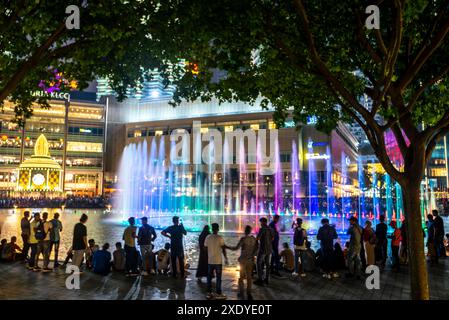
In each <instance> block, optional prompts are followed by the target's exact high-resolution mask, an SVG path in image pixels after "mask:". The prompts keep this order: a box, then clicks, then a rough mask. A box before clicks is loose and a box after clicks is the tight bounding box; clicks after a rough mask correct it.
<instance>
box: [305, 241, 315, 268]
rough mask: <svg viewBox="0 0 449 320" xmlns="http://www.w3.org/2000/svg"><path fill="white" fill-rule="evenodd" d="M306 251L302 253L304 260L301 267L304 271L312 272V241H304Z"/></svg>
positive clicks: (313, 256)
mask: <svg viewBox="0 0 449 320" xmlns="http://www.w3.org/2000/svg"><path fill="white" fill-rule="evenodd" d="M306 248H307V249H306V252H305V254H304V255H303V258H304V262H303V266H302V268H303V269H304V272H312V271H315V269H316V266H315V251H313V249H312V243H311V242H310V241H306Z"/></svg>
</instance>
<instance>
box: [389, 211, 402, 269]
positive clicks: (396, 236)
mask: <svg viewBox="0 0 449 320" xmlns="http://www.w3.org/2000/svg"><path fill="white" fill-rule="evenodd" d="M390 227H392V228H393V234H392V235H391V236H390V238H391V255H392V259H391V260H392V269H393V271H396V272H399V270H400V267H401V264H400V261H399V246H400V245H401V230H400V229H399V228H398V227H397V224H396V221H395V220H393V221H390Z"/></svg>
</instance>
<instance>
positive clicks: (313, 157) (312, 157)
mask: <svg viewBox="0 0 449 320" xmlns="http://www.w3.org/2000/svg"><path fill="white" fill-rule="evenodd" d="M306 159H310V160H316V159H330V155H328V154H322V153H306Z"/></svg>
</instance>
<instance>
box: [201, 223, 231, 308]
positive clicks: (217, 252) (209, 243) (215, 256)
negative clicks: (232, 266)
mask: <svg viewBox="0 0 449 320" xmlns="http://www.w3.org/2000/svg"><path fill="white" fill-rule="evenodd" d="M219 229H220V227H219V225H218V223H212V234H210V235H208V236H207V237H206V240H205V241H204V247H205V248H207V263H208V274H207V291H208V293H207V296H206V298H207V299H212V298H215V299H218V300H223V299H226V295H224V294H223V293H222V291H221V275H222V272H223V258H222V254H223V256H224V257H225V263H226V264H228V257H227V256H226V246H225V243H224V239H223V237H222V236H220V235H219V234H218V231H219ZM214 273H215V276H216V278H217V279H216V282H215V286H216V294H214V293H213V291H212V277H213V275H214Z"/></svg>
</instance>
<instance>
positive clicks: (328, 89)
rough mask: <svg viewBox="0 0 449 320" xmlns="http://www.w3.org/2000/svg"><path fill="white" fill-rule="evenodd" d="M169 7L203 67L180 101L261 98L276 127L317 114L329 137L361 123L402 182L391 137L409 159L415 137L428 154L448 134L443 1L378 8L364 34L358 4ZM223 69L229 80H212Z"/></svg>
mask: <svg viewBox="0 0 449 320" xmlns="http://www.w3.org/2000/svg"><path fill="white" fill-rule="evenodd" d="M162 3H163V5H162V8H164V9H166V10H168V11H170V10H172V12H173V13H172V14H171V17H173V20H172V21H171V22H170V23H169V24H168V25H169V26H170V27H168V28H167V31H166V32H167V33H170V34H171V35H172V36H173V37H176V38H177V39H178V40H177V45H179V46H180V49H179V50H182V52H183V57H184V58H185V59H187V60H189V61H194V62H195V63H197V65H198V68H199V74H197V75H196V74H191V73H186V74H185V75H183V76H182V77H181V78H180V79H179V80H178V92H177V95H176V98H188V99H196V98H199V97H201V98H203V99H210V98H211V97H213V96H215V97H218V98H219V99H220V100H222V101H231V100H243V101H247V102H250V103H254V102H255V101H256V99H257V98H259V97H261V98H263V100H262V105H263V106H267V105H268V104H269V103H271V104H272V105H273V106H274V107H275V109H276V112H275V119H276V120H277V122H278V123H279V124H280V123H282V121H283V120H285V117H286V116H287V115H288V112H289V110H290V109H291V108H292V109H293V116H294V118H295V120H297V121H298V122H304V121H305V118H306V116H308V115H316V116H317V117H318V127H319V128H321V129H323V130H330V129H331V128H333V127H335V125H336V123H337V122H338V121H356V122H358V123H359V125H360V126H362V128H363V129H364V131H365V132H366V134H367V136H368V139H369V140H370V142H371V144H372V145H373V147H374V150H375V151H376V154H377V156H378V157H379V159H380V160H381V161H382V163H383V164H384V166H386V170H387V171H388V172H389V174H391V175H392V176H394V178H396V179H397V180H400V179H401V174H400V172H399V170H398V168H397V167H395V165H394V164H392V163H390V161H387V160H388V156H387V154H386V152H385V141H384V137H383V133H384V132H386V131H387V130H392V131H393V132H394V134H395V136H396V139H397V141H398V144H399V146H400V149H401V153H402V154H403V157H404V159H407V154H408V148H409V147H408V142H409V141H410V140H414V141H419V142H422V143H424V145H425V146H428V147H429V148H428V152H427V153H428V154H427V156H430V153H431V150H432V149H433V146H434V145H435V142H436V139H438V138H439V137H441V136H442V135H443V134H444V133H446V132H447V131H448V129H449V127H448V126H449V101H448V94H449V91H448V90H449V86H448V81H449V77H448V71H449V62H448V61H447V56H448V53H449V40H448V38H447V37H446V35H447V32H448V31H449V8H448V5H449V2H448V1H446V0H440V1H426V0H417V1H406V0H395V1H377V5H378V6H379V8H380V29H379V30H376V29H373V30H369V29H367V28H366V27H365V19H366V18H367V16H368V15H367V14H365V9H366V6H367V3H366V1H361V0H352V1H338V0H335V1H334V0H313V1H301V0H292V1H251V0H243V1H232V0H220V1H213V2H210V1H206V0H199V1H182V0H181V1H162ZM374 3H376V1H375V2H374ZM216 70H225V73H224V74H223V76H222V77H221V80H220V81H211V80H212V79H213V75H214V73H215V72H216ZM362 97H365V99H363V100H364V102H363V101H362V99H361V98H362ZM366 100H368V101H370V103H366ZM422 125H424V126H422ZM424 129H425V130H424Z"/></svg>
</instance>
